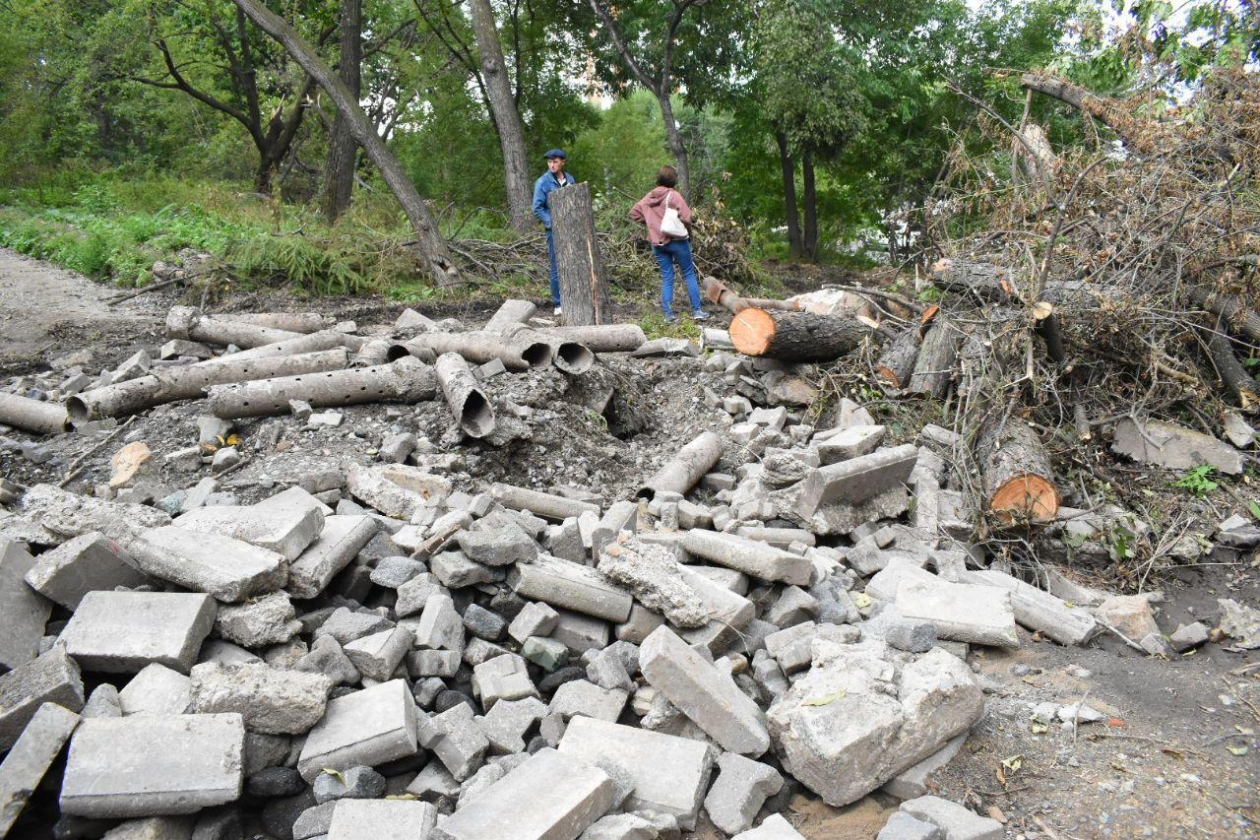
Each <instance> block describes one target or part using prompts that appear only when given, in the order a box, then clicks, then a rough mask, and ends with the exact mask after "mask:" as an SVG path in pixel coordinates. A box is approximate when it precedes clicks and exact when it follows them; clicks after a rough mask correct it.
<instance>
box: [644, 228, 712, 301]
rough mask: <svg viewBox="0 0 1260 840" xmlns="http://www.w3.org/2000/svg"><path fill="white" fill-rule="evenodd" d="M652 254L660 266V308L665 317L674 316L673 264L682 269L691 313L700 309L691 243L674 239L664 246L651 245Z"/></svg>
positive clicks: (698, 289)
mask: <svg viewBox="0 0 1260 840" xmlns="http://www.w3.org/2000/svg"><path fill="white" fill-rule="evenodd" d="M652 254H653V255H654V256H655V257H656V261H657V262H658V263H660V266H661V308H662V309H664V310H665V317H666V318H672V317H673V315H674V263H675V262H677V263H678V267H679V268H681V269H682V274H683V280H685V281H686V283H687V297H689V298H690V299H691V311H692V312H696V311H698V310H699V309H700V286H699V284H698V283H697V281H696V264H695V263H694V262H692V260H691V241H690V240H687V239H675V240H672V241H670V242H666V243H665V244H664V245H653V246H652Z"/></svg>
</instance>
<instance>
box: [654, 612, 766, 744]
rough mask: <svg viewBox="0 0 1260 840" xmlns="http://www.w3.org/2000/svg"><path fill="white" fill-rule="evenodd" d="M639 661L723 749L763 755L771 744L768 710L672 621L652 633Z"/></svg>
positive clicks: (656, 685)
mask: <svg viewBox="0 0 1260 840" xmlns="http://www.w3.org/2000/svg"><path fill="white" fill-rule="evenodd" d="M639 666H640V668H641V669H642V671H643V676H644V677H645V678H646V679H647V681H648V683H649V684H651V685H652V687H653V688H655V689H657V690H658V691H660V693H661V694H662V695H664V696H665V698H666V699H667V700H669V702H670V703H672V704H674V705H675V706H677V707H678V708H679V709H680V710H681V711H682V712H683V714H685V715H686V716H687V717H688V718H690V719H691V720H692V721H693V722H694V723H695V724H696V725H697V726H699V727H700V728H701V729H703V730H704V731H705V733H706V734H707V735H709V736H710V737H711V738H713V740H715V741H717V742H718V743H719V744H720V745H721V746H722V748H723V749H726V750H730V751H731V752H737V753H741V754H746V755H751V756H759V755H761V754H762V753H764V752H765V751H766V749H768V748H769V746H770V738H769V734H768V733H767V731H766V723H765V715H764V714H763V713H762V711H761V709H760V708H759V707H758V706H757V704H756V703H754V702H753V701H752V700H751V699H750V698H749V697H748V696H747V695H746V694H744V693H743V692H742V691H740V690H739V688H738V686H736V684H735V681H734V680H733V679H732V678H731V675H730V674H729V673H727V672H724V671H722V670H720V669H719V668H717V667H716V666H715V665H713V664H712V663H710V662H706V661H705V660H704V659H703V658H702V657H701V656H700V654H698V653H696V652H695V651H694V650H692V649H691V648H690V647H688V645H687V643H686V642H684V641H683V640H682V639H681V638H679V637H678V635H677V634H676V633H674V632H673V631H672V630H670V629H669V628H668V627H660V628H657V629H656V630H654V631H653V632H652V635H650V636H648V638H647V640H646V641H644V642H643V646H642V648H641V649H640V651H639Z"/></svg>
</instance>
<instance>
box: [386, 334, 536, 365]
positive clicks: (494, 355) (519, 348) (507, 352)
mask: <svg viewBox="0 0 1260 840" xmlns="http://www.w3.org/2000/svg"><path fill="white" fill-rule="evenodd" d="M429 353H432V354H434V355H435V357H436V356H440V355H442V354H443V353H458V354H459V355H461V356H463V357H464V358H465V359H467V360H468V361H470V362H472V363H474V364H479V365H481V364H485V363H486V362H489V361H491V360H492V359H499V360H500V361H502V362H503V366H504V367H506V368H507V369H508V370H529V369H530V368H544V367H547V366H548V365H550V364H551V357H552V353H553V351H552V348H551V342H550V341H528V340H525V341H520V342H516V341H512V340H511V339H509V338H507V337H505V336H503V335H499V334H496V333H488V332H485V331H482V330H475V331H472V332H463V333H422V334H420V335H417V336H415V337H414V338H412V339H410V340H409V341H405V342H403V343H401V344H394V345H392V346H391V347H390V348H389V359H390V361H394V360H397V359H400V358H402V357H403V356H417V357H419V356H423V355H425V354H429Z"/></svg>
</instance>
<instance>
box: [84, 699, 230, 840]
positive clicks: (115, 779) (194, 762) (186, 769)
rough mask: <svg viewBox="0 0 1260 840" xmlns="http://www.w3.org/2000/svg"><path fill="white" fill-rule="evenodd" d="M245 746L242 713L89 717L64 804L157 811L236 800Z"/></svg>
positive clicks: (116, 814) (127, 812)
mask: <svg viewBox="0 0 1260 840" xmlns="http://www.w3.org/2000/svg"><path fill="white" fill-rule="evenodd" d="M244 748H245V726H244V723H243V722H242V721H241V716H240V715H232V714H228V715H139V716H134V717H122V718H91V719H89V720H85V721H83V722H82V723H81V724H80V725H79V728H78V729H77V730H76V731H75V733H74V736H73V738H72V739H71V741H70V757H69V759H68V760H67V761H66V774H65V778H64V779H63V781H62V786H61V811H62V813H64V814H71V815H74V816H80V817H110V818H126V817H151V816H164V815H169V814H191V813H195V812H196V811H199V810H201V809H202V808H206V807H209V806H213V805H222V804H224V803H226V802H234V801H235V800H236V799H238V798H239V797H240V795H241V786H242V783H243V781H244V772H243V767H244V765H243V754H244Z"/></svg>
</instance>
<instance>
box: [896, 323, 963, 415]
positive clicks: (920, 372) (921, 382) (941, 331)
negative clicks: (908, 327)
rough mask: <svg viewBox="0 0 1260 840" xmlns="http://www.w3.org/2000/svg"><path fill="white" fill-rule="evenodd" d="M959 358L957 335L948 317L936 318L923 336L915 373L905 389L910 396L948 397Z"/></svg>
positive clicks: (915, 364)
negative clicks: (946, 395) (947, 391)
mask: <svg viewBox="0 0 1260 840" xmlns="http://www.w3.org/2000/svg"><path fill="white" fill-rule="evenodd" d="M957 357H958V334H957V331H956V330H955V328H954V325H953V324H951V323H950V322H949V321H948V320H946V319H945V318H939V317H938V318H937V319H936V321H935V322H934V323H933V324H932V328H931V329H930V330H928V332H927V335H925V336H924V337H923V345H922V346H921V347H920V348H919V357H918V358H917V359H916V360H915V363H914V372H913V373H912V374H911V375H910V382H909V383H908V384H907V385H906V386H905V389H906V392H907V393H910V394H921V395H923V396H926V397H933V398H935V399H940V398H941V397H943V396H945V391H946V390H947V389H948V388H949V382H950V380H951V379H952V378H953V376H954V362H955V361H956V360H957Z"/></svg>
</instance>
